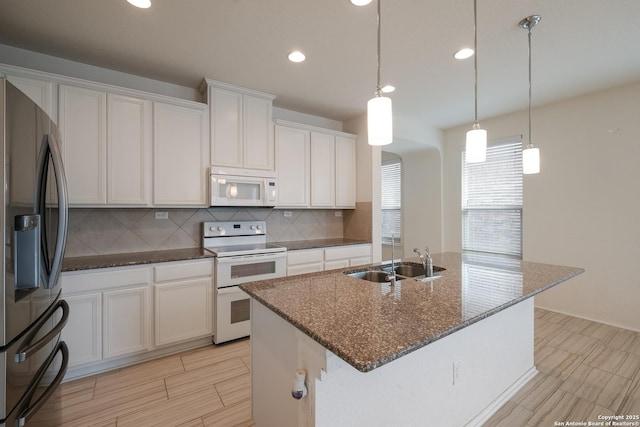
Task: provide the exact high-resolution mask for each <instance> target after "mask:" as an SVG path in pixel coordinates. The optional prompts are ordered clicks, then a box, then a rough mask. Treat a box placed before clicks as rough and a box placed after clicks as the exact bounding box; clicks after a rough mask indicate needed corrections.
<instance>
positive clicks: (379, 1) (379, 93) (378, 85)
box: [376, 0, 382, 96]
mask: <svg viewBox="0 0 640 427" xmlns="http://www.w3.org/2000/svg"><path fill="white" fill-rule="evenodd" d="M381 2H382V0H378V80H377V81H378V83H377V85H376V88H377V90H376V96H380V95H381V90H382V89H381V88H380V3H381Z"/></svg>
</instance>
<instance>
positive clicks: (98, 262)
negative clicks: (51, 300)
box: [62, 248, 213, 271]
mask: <svg viewBox="0 0 640 427" xmlns="http://www.w3.org/2000/svg"><path fill="white" fill-rule="evenodd" d="M212 257H213V255H212V254H211V253H210V252H208V251H206V250H204V249H202V248H190V249H168V250H163V251H149V252H131V253H122V254H107V255H92V256H82V257H71V258H65V259H64V260H63V261H62V271H78V270H91V269H94V268H108V267H124V266H131V265H140V264H154V263H157V262H170V261H184V260H189V259H200V258H212Z"/></svg>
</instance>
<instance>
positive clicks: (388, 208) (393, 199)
mask: <svg viewBox="0 0 640 427" xmlns="http://www.w3.org/2000/svg"><path fill="white" fill-rule="evenodd" d="M380 175H381V177H382V185H381V187H382V190H381V191H382V203H381V205H382V236H381V237H382V243H383V244H391V236H392V235H393V236H394V237H395V238H396V243H401V241H402V238H401V236H402V234H401V233H402V162H401V160H400V158H394V159H393V160H385V161H383V162H382V169H381V173H380Z"/></svg>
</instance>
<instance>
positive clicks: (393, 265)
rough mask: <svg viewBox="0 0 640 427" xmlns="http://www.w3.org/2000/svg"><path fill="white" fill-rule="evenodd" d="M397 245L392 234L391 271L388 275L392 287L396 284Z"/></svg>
mask: <svg viewBox="0 0 640 427" xmlns="http://www.w3.org/2000/svg"><path fill="white" fill-rule="evenodd" d="M395 243H396V238H395V236H394V235H393V234H392V235H391V271H390V272H389V273H387V281H388V282H391V286H393V285H395V284H396V261H395V258H396V256H395Z"/></svg>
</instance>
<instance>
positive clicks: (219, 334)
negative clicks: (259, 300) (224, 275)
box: [213, 286, 251, 344]
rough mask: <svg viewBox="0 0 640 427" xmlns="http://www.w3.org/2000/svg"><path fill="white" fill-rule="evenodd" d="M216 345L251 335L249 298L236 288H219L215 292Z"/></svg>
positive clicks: (214, 337) (214, 336) (214, 340)
mask: <svg viewBox="0 0 640 427" xmlns="http://www.w3.org/2000/svg"><path fill="white" fill-rule="evenodd" d="M215 298H216V301H215V305H216V326H215V330H214V335H213V342H214V343H216V344H220V343H223V342H225V341H231V340H235V339H238V338H243V337H248V336H249V334H250V333H251V315H250V308H249V307H250V297H249V295H247V294H245V293H244V292H242V290H240V288H239V287H237V286H231V287H229V288H219V289H216V292H215Z"/></svg>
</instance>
